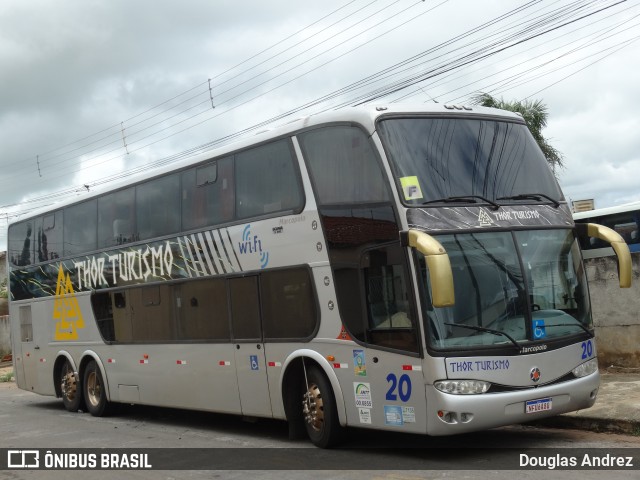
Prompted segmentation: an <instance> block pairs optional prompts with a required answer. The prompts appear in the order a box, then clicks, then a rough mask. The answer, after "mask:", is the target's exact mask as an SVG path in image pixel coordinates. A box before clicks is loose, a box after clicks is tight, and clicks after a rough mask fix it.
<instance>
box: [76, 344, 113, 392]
mask: <svg viewBox="0 0 640 480" xmlns="http://www.w3.org/2000/svg"><path fill="white" fill-rule="evenodd" d="M92 360H93V361H94V362H96V365H97V366H98V368H99V369H100V374H101V375H102V381H103V382H104V390H105V394H106V395H107V400H111V391H110V389H109V378H108V377H107V372H106V370H105V368H104V364H103V363H102V360H101V359H100V356H99V355H98V354H97V353H96V352H94V351H93V350H85V351H84V352H82V356H81V360H80V368H79V370H78V374H79V375H80V378H84V370H85V368H87V365H88V364H89V362H91V361H92Z"/></svg>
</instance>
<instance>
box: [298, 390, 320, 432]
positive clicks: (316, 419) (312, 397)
mask: <svg viewBox="0 0 640 480" xmlns="http://www.w3.org/2000/svg"><path fill="white" fill-rule="evenodd" d="M302 411H303V413H304V418H305V421H306V422H307V424H308V425H309V426H310V427H311V428H313V430H315V431H316V432H320V431H321V430H322V428H323V426H324V402H323V401H322V392H321V391H320V388H319V387H318V385H316V384H310V385H309V387H308V388H307V391H306V392H305V394H304V399H303V401H302Z"/></svg>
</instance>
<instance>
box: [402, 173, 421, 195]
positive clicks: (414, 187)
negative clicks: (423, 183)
mask: <svg viewBox="0 0 640 480" xmlns="http://www.w3.org/2000/svg"><path fill="white" fill-rule="evenodd" d="M400 185H402V192H403V193H404V199H405V200H420V199H421V198H424V197H423V196H422V189H421V188H420V181H419V180H418V177H416V176H413V177H400Z"/></svg>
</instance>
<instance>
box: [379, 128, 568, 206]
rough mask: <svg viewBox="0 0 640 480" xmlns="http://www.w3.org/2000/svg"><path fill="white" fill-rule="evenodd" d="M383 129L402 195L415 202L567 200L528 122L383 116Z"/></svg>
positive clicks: (417, 203)
mask: <svg viewBox="0 0 640 480" xmlns="http://www.w3.org/2000/svg"><path fill="white" fill-rule="evenodd" d="M378 131H379V133H380V136H381V138H382V142H383V144H384V146H385V150H386V152H387V155H388V157H389V160H390V162H391V167H392V169H393V172H394V175H395V177H396V182H397V185H398V188H399V189H400V192H401V193H400V198H401V199H402V200H403V201H404V202H405V203H406V204H408V205H410V206H418V205H423V204H425V203H427V202H435V201H437V200H440V199H447V198H449V197H456V196H469V195H478V196H482V197H484V198H487V199H489V200H492V201H498V202H499V203H513V202H514V201H516V202H517V200H513V199H511V200H506V199H504V197H514V196H516V195H520V194H533V193H535V194H539V195H540V194H541V195H546V196H547V197H550V198H552V199H554V200H556V201H561V200H563V196H562V192H561V191H560V187H559V186H558V183H557V181H556V179H555V177H554V175H553V172H552V171H551V169H550V168H549V165H548V163H547V161H546V159H545V158H544V155H543V154H542V152H541V151H540V148H539V147H538V145H537V143H536V142H535V140H534V139H533V137H532V135H531V133H530V132H529V130H528V129H527V127H526V126H525V125H523V124H518V123H510V122H505V121H497V120H494V119H471V118H455V119H454V118H433V117H422V118H394V119H387V120H382V121H381V122H380V123H379V125H378ZM520 201H528V202H531V199H530V198H528V199H523V200H520Z"/></svg>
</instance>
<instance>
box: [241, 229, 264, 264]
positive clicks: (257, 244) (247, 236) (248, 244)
mask: <svg viewBox="0 0 640 480" xmlns="http://www.w3.org/2000/svg"><path fill="white" fill-rule="evenodd" d="M238 251H239V252H240V255H260V268H266V266H267V265H268V264H269V252H267V251H266V250H262V240H260V237H258V235H252V234H251V224H249V225H247V226H246V227H244V230H243V232H242V241H241V242H239V243H238Z"/></svg>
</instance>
